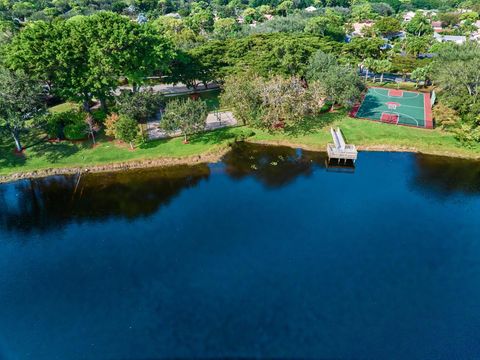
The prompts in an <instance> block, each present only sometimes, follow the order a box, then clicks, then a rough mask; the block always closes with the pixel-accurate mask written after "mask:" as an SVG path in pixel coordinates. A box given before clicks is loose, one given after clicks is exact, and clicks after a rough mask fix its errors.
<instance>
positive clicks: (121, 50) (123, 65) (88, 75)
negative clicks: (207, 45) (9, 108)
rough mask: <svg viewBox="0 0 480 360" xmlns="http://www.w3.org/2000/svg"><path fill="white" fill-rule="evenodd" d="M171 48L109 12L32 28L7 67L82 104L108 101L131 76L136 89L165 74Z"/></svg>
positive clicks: (153, 33)
mask: <svg viewBox="0 0 480 360" xmlns="http://www.w3.org/2000/svg"><path fill="white" fill-rule="evenodd" d="M171 55H172V48H171V43H170V42H169V41H168V40H166V39H165V38H164V37H162V36H161V35H159V34H158V33H156V31H155V30H154V29H153V28H151V27H149V26H147V25H139V24H136V23H134V22H132V21H130V19H128V18H127V17H124V16H120V15H118V14H114V13H110V12H99V13H96V14H95V15H92V16H76V17H73V18H71V19H69V20H67V21H57V22H53V23H52V24H46V23H43V22H39V23H38V24H37V23H34V24H33V25H28V26H27V27H26V28H25V31H22V32H21V33H20V35H19V36H17V37H16V38H15V39H14V41H13V42H12V44H11V45H10V46H9V47H8V49H7V56H6V58H7V61H6V63H7V65H8V66H9V67H11V68H13V69H22V70H24V71H25V72H27V73H28V74H29V75H32V76H34V77H35V78H38V79H41V80H44V81H46V82H47V83H49V84H54V85H55V86H54V87H53V89H54V91H55V93H57V94H58V95H60V96H62V97H64V98H67V99H70V100H73V101H79V102H82V103H83V105H84V108H85V110H86V111H87V112H90V103H91V101H92V99H93V98H96V99H98V100H100V101H101V103H102V106H105V101H106V99H107V98H109V97H110V96H111V94H112V92H113V91H114V90H115V89H116V88H117V86H118V79H119V77H121V76H126V77H127V78H129V80H131V82H132V83H133V84H134V88H136V86H135V84H136V83H138V82H141V81H143V78H144V77H145V76H147V75H149V74H151V73H152V72H154V71H158V70H160V71H162V70H163V71H164V70H166V65H167V64H168V63H169V62H170V58H171Z"/></svg>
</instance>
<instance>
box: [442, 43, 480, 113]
mask: <svg viewBox="0 0 480 360" xmlns="http://www.w3.org/2000/svg"><path fill="white" fill-rule="evenodd" d="M478 69H480V45H479V44H478V43H473V42H468V43H466V44H464V45H454V46H450V47H446V48H443V49H441V51H439V52H438V54H437V56H436V57H435V60H434V62H433V79H434V80H435V81H436V83H437V84H438V85H439V86H440V87H441V89H442V90H443V91H442V93H443V95H442V99H443V101H445V103H446V105H448V106H450V107H452V108H453V109H455V110H457V111H458V112H459V113H460V114H463V115H466V114H473V115H474V116H478V114H480V71H478Z"/></svg>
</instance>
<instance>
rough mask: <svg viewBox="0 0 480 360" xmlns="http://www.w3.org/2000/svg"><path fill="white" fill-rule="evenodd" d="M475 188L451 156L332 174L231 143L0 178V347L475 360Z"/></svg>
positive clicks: (29, 354)
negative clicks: (63, 172) (155, 160)
mask: <svg viewBox="0 0 480 360" xmlns="http://www.w3.org/2000/svg"><path fill="white" fill-rule="evenodd" d="M478 182H479V177H478V163H475V162H464V161H459V160H457V159H454V160H451V161H450V160H449V159H443V158H433V157H425V156H416V155H413V154H405V153H361V154H360V156H359V161H358V163H357V167H356V168H355V172H354V173H350V174H343V173H338V172H328V170H327V169H326V168H325V155H324V154H322V153H313V152H303V151H299V150H292V149H289V148H282V147H265V146H254V145H247V144H242V145H240V147H238V148H235V149H233V150H232V152H231V153H229V154H228V155H227V156H226V157H225V159H224V161H223V162H221V163H219V164H211V165H198V166H193V167H178V168H166V169H146V170H139V171H128V172H123V173H122V172H115V173H108V174H85V175H84V176H82V177H81V178H80V180H79V179H78V177H76V176H59V177H51V178H47V179H40V180H32V181H19V182H16V183H10V184H3V185H0V359H1V360H3V359H5V360H13V359H35V360H43V359H45V360H51V359H69V360H76V359H79V360H80V359H158V358H163V359H165V358H172V359H173V358H175V359H177V358H217V359H222V358H237V357H242V358H269V359H277V358H304V359H307V358H308V359H318V358H328V359H353V358H356V359H359V358H362V359H392V360H395V359H399V360H400V359H401V360H403V359H442V358H443V359H454V358H456V359H460V358H462V359H476V358H478V354H480V345H479V342H478V329H479V328H480V310H479V306H478V304H479V303H480V287H479V286H478V284H479V283H480V242H479V241H478V239H480V226H479V223H478V214H479V213H480V196H479V195H478V194H479V193H480V192H479V190H478ZM77 184H78V185H77ZM431 192H433V193H434V194H442V195H443V196H444V198H443V199H442V201H431V198H432V196H431ZM452 331H453V333H454V336H452ZM439 344H440V345H441V346H439Z"/></svg>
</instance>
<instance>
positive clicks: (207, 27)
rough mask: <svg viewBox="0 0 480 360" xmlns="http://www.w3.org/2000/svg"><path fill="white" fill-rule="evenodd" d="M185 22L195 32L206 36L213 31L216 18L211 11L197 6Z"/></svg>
mask: <svg viewBox="0 0 480 360" xmlns="http://www.w3.org/2000/svg"><path fill="white" fill-rule="evenodd" d="M185 22H186V24H187V25H188V27H190V29H192V30H193V31H195V32H199V33H204V34H206V33H210V32H211V31H212V30H213V23H214V16H213V13H212V11H211V10H210V9H203V8H201V7H199V6H197V7H194V9H193V10H192V12H191V14H190V16H189V17H187V18H186V19H185Z"/></svg>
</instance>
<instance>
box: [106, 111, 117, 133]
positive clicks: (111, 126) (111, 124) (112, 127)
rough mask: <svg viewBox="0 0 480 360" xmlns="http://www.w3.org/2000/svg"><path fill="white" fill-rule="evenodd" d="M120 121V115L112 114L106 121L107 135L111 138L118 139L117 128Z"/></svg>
mask: <svg viewBox="0 0 480 360" xmlns="http://www.w3.org/2000/svg"><path fill="white" fill-rule="evenodd" d="M119 119H120V116H118V114H115V113H113V114H111V115H109V116H107V118H106V119H105V123H104V124H105V135H107V136H110V137H113V138H114V137H116V126H117V122H118V120H119Z"/></svg>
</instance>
